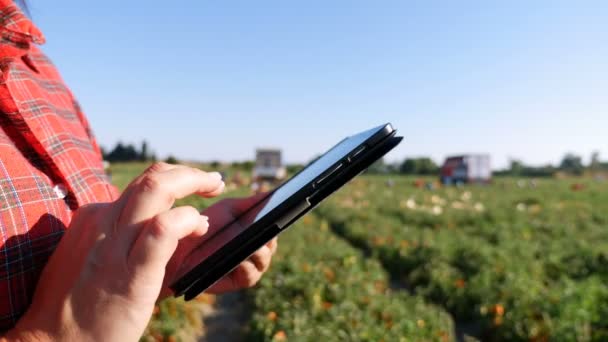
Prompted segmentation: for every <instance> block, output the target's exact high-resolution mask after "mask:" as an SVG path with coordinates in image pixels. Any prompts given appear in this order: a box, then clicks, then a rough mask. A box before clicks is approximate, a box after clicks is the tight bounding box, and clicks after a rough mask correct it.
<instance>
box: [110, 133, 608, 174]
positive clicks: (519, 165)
mask: <svg viewBox="0 0 608 342" xmlns="http://www.w3.org/2000/svg"><path fill="white" fill-rule="evenodd" d="M101 151H102V154H103V158H104V160H107V161H109V162H134V161H141V162H151V161H156V160H157V158H156V154H155V153H154V152H152V151H151V150H150V148H149V146H148V143H147V142H146V141H145V140H144V141H142V142H141V144H140V145H139V148H138V147H136V146H135V145H134V144H124V143H122V142H118V143H117V144H116V146H114V148H113V149H112V150H110V151H106V150H105V149H104V148H103V147H102V148H101ZM165 161H166V162H169V163H172V164H175V163H178V162H179V161H178V160H177V159H176V158H175V157H173V156H169V157H168V158H166V159H165ZM220 164H221V163H220V162H219V161H214V162H211V164H210V166H211V167H215V168H217V167H219V166H220ZM230 165H231V167H232V168H234V169H237V170H243V171H248V170H251V169H252V168H253V166H254V165H255V162H254V161H251V160H247V161H235V162H232V163H230ZM287 167H288V171H289V172H296V171H297V170H299V169H301V168H302V167H303V165H295V164H294V165H288V166H287ZM586 171H590V172H608V162H602V161H601V160H600V155H599V153H598V152H594V153H593V154H592V155H591V161H590V162H589V163H588V164H587V165H585V164H584V163H583V158H582V157H581V156H580V155H576V154H574V153H567V154H566V155H565V156H564V157H563V158H562V160H561V162H560V163H559V165H550V164H549V165H545V166H530V165H526V164H524V163H523V162H522V161H521V160H516V159H514V160H511V162H510V163H509V166H508V167H507V168H506V169H503V170H499V171H496V172H494V175H497V176H519V177H552V176H554V175H555V174H556V173H557V172H563V173H567V174H571V175H582V174H584V173H585V172H586ZM367 172H368V173H376V174H381V173H382V174H404V175H421V176H425V175H439V172H440V166H439V165H437V164H436V163H435V161H433V159H431V158H429V157H416V158H405V159H404V160H403V161H400V162H395V163H387V162H385V161H384V160H383V159H381V160H379V161H377V162H376V163H374V164H373V165H371V166H370V167H369V168H368V170H367Z"/></svg>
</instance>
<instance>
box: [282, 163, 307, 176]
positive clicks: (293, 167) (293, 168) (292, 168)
mask: <svg viewBox="0 0 608 342" xmlns="http://www.w3.org/2000/svg"><path fill="white" fill-rule="evenodd" d="M303 168H304V165H302V164H289V165H287V168H286V169H287V173H288V174H290V175H293V174H295V173H298V172H300V170H302V169H303Z"/></svg>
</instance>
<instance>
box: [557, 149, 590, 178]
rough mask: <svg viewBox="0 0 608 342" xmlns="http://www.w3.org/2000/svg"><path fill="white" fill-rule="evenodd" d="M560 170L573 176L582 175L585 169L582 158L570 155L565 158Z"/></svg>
mask: <svg viewBox="0 0 608 342" xmlns="http://www.w3.org/2000/svg"><path fill="white" fill-rule="evenodd" d="M559 168H560V170H562V171H564V172H567V173H570V174H573V175H582V174H583V171H584V169H585V167H584V166H583V161H582V158H581V157H580V156H577V155H575V154H573V153H568V154H566V155H565V156H564V158H563V159H562V162H561V163H560V165H559Z"/></svg>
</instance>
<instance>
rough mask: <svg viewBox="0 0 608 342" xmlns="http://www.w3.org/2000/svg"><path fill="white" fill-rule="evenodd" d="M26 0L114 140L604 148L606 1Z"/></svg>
mask: <svg viewBox="0 0 608 342" xmlns="http://www.w3.org/2000/svg"><path fill="white" fill-rule="evenodd" d="M29 2H30V7H31V13H32V16H33V18H34V20H35V22H36V23H37V25H38V26H39V27H40V28H41V29H42V30H43V32H45V34H46V37H47V41H48V42H47V44H46V45H45V47H44V50H45V51H46V52H47V53H48V54H49V55H50V57H51V58H52V59H53V60H54V62H55V64H57V66H58V67H59V68H60V70H61V72H62V74H63V76H64V78H65V80H66V81H67V82H68V84H69V85H70V86H71V87H72V89H73V91H74V92H75V94H76V96H77V97H78V98H79V100H80V102H81V104H82V106H83V108H84V109H85V111H86V113H87V115H88V117H89V119H90V121H91V123H92V125H93V128H94V131H95V133H96V135H97V137H98V139H99V141H100V143H101V144H102V145H104V146H106V147H111V146H113V145H114V144H115V142H116V141H118V140H122V141H125V142H139V141H141V140H142V139H144V138H145V139H147V140H148V141H149V143H150V145H151V147H152V148H153V149H154V150H155V151H157V153H158V155H159V156H160V157H164V156H166V155H167V154H169V153H173V154H175V155H176V156H178V157H180V158H184V159H197V160H211V159H219V160H235V159H239V160H241V159H251V158H252V157H253V153H254V149H255V147H257V146H278V147H282V148H283V150H284V156H285V158H286V160H287V161H289V162H294V161H295V162H299V161H301V162H303V161H307V160H308V159H309V158H311V157H312V156H314V155H316V154H318V153H320V152H322V151H323V150H324V149H326V148H328V147H330V146H331V145H333V143H334V142H336V141H337V140H339V139H340V138H342V137H343V136H345V135H347V134H349V133H355V132H357V131H360V130H364V129H366V128H369V127H371V126H373V125H377V124H380V123H383V122H387V121H390V122H392V123H393V124H394V126H396V127H397V128H398V129H399V131H400V133H402V134H403V135H404V136H405V138H406V140H405V142H404V143H402V145H401V146H400V147H399V148H398V149H397V150H395V151H393V152H392V154H391V156H390V157H389V158H388V159H389V160H397V159H402V158H404V157H406V156H420V155H428V156H431V157H433V158H434V159H436V160H437V161H438V162H439V161H442V159H443V158H444V157H445V156H446V155H449V154H454V153H463V152H488V153H490V154H491V155H492V156H493V164H494V166H495V167H502V166H505V165H507V162H508V160H509V158H519V159H522V160H523V161H525V162H527V163H531V164H543V163H547V162H552V163H557V162H558V161H559V160H560V158H561V157H562V155H563V154H564V153H565V152H568V151H572V152H575V153H579V154H581V155H583V156H584V157H585V160H588V159H589V155H590V154H591V152H592V151H594V150H598V151H600V153H601V154H602V156H603V157H604V158H603V159H608V139H607V134H608V1H501V2H499V1H477V2H464V1H406V0H399V1H372V0H368V1H355V0H348V1H346V0H344V1H338V0H332V1H327V0H308V1H263V0H258V1H211V0H184V1H166V0H165V1H156V0H148V1H143V0H129V1H124V0H122V1H118V0H104V1H94V0H87V1H84V0H79V1H76V0H54V1H48V0H29Z"/></svg>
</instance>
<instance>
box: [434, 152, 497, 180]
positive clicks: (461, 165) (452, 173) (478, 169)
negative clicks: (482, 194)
mask: <svg viewBox="0 0 608 342" xmlns="http://www.w3.org/2000/svg"><path fill="white" fill-rule="evenodd" d="M440 177H441V182H442V183H443V184H457V183H489V182H490V181H491V180H492V167H491V164H490V156H489V155H487V154H467V155H461V156H451V157H448V158H446V160H445V162H444V163H443V166H442V167H441V173H440Z"/></svg>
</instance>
